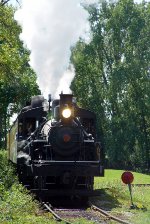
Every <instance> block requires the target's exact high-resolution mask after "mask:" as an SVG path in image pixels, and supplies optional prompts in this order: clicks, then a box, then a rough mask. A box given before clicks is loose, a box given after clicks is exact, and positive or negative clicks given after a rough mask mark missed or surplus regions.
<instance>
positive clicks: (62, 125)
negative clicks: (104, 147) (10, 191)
mask: <svg viewBox="0 0 150 224" xmlns="http://www.w3.org/2000/svg"><path fill="white" fill-rule="evenodd" d="M46 102H47V101H46V100H44V97H43V96H41V95H39V96H33V97H32V98H31V102H30V105H28V106H26V107H24V108H23V109H22V110H21V112H20V113H19V115H18V117H17V119H16V121H15V122H14V124H13V125H12V127H11V129H10V130H9V132H8V143H7V148H8V154H9V156H8V157H9V160H11V161H12V162H13V163H15V164H16V165H17V171H18V176H19V179H20V181H21V182H22V183H23V184H24V185H25V186H26V187H28V188H29V189H30V190H31V191H32V192H34V193H36V194H37V195H46V196H55V195H57V196H59V195H67V196H68V195H72V196H73V195H79V196H88V195H90V193H91V192H92V191H93V184H94V176H103V175H104V168H103V165H102V162H101V160H100V144H99V142H98V141H97V139H96V117H95V114H94V113H93V112H91V111H89V110H86V109H82V108H80V107H78V106H77V104H76V102H74V98H73V95H72V94H60V99H56V100H54V101H52V102H51V106H50V100H49V110H48V109H46ZM47 106H48V102H47ZM49 112H50V113H51V118H48V115H49V114H50V113H49Z"/></svg>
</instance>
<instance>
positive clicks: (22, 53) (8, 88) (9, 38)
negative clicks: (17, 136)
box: [0, 4, 40, 141]
mask: <svg viewBox="0 0 150 224" xmlns="http://www.w3.org/2000/svg"><path fill="white" fill-rule="evenodd" d="M14 12H15V10H14V9H13V8H12V6H8V5H7V4H6V5H1V4H0V15H1V17H0V28H1V31H0V34H1V35H0V99H1V105H0V113H1V118H0V127H1V129H0V141H1V140H2V138H3V137H4V136H3V135H4V132H5V129H6V127H7V123H6V120H7V116H8V113H7V107H8V105H9V104H10V103H14V105H15V106H14V108H13V110H12V111H11V113H12V112H17V111H18V108H19V106H20V105H23V104H25V102H26V101H27V100H28V99H29V98H30V96H32V95H35V94H39V93H40V91H39V88H38V86H37V84H36V75H35V73H34V71H33V70H32V69H31V67H30V65H29V51H28V50H27V49H25V48H24V46H23V43H22V41H21V40H20V39H19V34H20V33H21V28H20V27H19V26H18V25H17V22H16V21H15V20H14Z"/></svg>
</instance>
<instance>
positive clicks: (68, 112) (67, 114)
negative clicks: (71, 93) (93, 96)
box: [62, 108, 71, 118]
mask: <svg viewBox="0 0 150 224" xmlns="http://www.w3.org/2000/svg"><path fill="white" fill-rule="evenodd" d="M62 116H63V117H64V118H69V117H71V110H70V109H69V108H65V109H63V111H62Z"/></svg>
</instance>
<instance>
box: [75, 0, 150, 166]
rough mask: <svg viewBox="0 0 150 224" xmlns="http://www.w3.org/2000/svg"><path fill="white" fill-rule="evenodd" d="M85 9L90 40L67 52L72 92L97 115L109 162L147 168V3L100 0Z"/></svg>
mask: <svg viewBox="0 0 150 224" xmlns="http://www.w3.org/2000/svg"><path fill="white" fill-rule="evenodd" d="M88 11H89V15H90V24H91V34H92V41H91V42H90V43H89V44H86V43H84V41H80V42H79V43H78V45H77V46H76V47H75V48H74V49H73V51H72V62H73V64H74V66H75V70H76V76H75V78H74V80H73V82H72V90H73V92H74V93H75V95H77V96H78V98H79V100H80V102H81V104H85V105H86V106H87V107H88V108H90V109H93V108H94V110H95V111H96V113H97V116H98V126H99V127H100V130H101V134H102V136H103V138H102V139H103V144H104V148H105V153H106V156H107V158H108V160H109V165H110V166H113V167H118V168H120V167H121V166H122V168H134V169H138V168H139V167H140V168H141V169H142V170H146V169H150V133H149V128H150V117H149V111H150V102H149V99H150V82H149V81H150V39H149V36H150V3H142V4H135V3H134V1H133V0H120V1H118V2H115V3H109V2H102V3H99V4H98V5H97V6H95V5H91V6H90V7H89V8H88ZM90 102H91V103H90Z"/></svg>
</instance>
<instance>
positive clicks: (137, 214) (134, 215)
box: [94, 170, 150, 224]
mask: <svg viewBox="0 0 150 224" xmlns="http://www.w3.org/2000/svg"><path fill="white" fill-rule="evenodd" d="M123 172H124V171H123V170H105V177H102V178H95V181H94V183H95V185H94V186H95V189H102V190H101V194H100V196H99V197H97V198H94V200H95V201H96V202H97V204H98V205H99V206H100V207H102V208H107V209H108V210H110V211H111V213H112V214H113V215H117V214H118V213H119V216H120V217H123V218H124V219H127V220H128V221H130V222H131V223H135V224H148V223H150V197H149V196H150V187H148V186H147V187H146V186H141V187H138V186H134V187H132V197H133V204H134V205H135V207H136V208H135V209H130V205H131V200H130V194H129V189H128V185H125V184H123V183H122V181H121V175H122V173H123ZM132 173H133V175H134V181H133V184H150V176H149V175H144V174H140V173H135V172H132Z"/></svg>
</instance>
